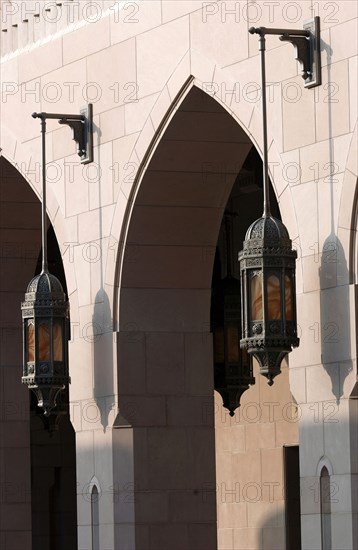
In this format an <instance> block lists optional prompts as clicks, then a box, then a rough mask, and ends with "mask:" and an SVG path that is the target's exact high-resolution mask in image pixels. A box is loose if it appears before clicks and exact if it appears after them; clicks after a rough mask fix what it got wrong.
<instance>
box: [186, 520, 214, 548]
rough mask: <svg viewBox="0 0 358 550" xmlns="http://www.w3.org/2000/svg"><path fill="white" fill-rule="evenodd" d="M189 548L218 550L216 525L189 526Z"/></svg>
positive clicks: (199, 524) (200, 524)
mask: <svg viewBox="0 0 358 550" xmlns="http://www.w3.org/2000/svg"><path fill="white" fill-rule="evenodd" d="M188 540H189V548H200V546H203V548H207V550H217V529H216V524H215V523H211V524H207V523H204V522H203V523H198V524H189V525H188Z"/></svg>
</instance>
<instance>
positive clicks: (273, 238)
mask: <svg viewBox="0 0 358 550" xmlns="http://www.w3.org/2000/svg"><path fill="white" fill-rule="evenodd" d="M250 239H255V240H256V239H260V240H262V241H265V242H266V243H280V242H282V241H290V237H289V234H288V231H287V229H286V227H285V226H284V225H283V223H282V222H281V221H280V220H278V219H277V218H274V217H273V216H266V217H265V216H264V217H262V218H259V219H258V220H256V221H254V223H252V224H251V225H250V227H249V228H248V230H247V232H246V237H245V241H247V240H250Z"/></svg>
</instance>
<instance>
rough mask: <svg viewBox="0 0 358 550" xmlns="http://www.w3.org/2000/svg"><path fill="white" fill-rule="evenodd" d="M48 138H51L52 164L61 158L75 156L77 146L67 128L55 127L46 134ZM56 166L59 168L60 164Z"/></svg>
mask: <svg viewBox="0 0 358 550" xmlns="http://www.w3.org/2000/svg"><path fill="white" fill-rule="evenodd" d="M50 108H51V107H50ZM72 109H73V108H72ZM73 112H74V110H73ZM48 137H51V141H52V147H51V149H50V151H51V150H52V151H53V153H52V156H53V160H54V162H56V161H59V160H61V159H62V158H63V157H68V156H74V155H76V153H77V144H76V142H75V141H74V140H73V139H72V131H71V130H70V129H69V128H68V127H67V126H61V127H60V126H59V127H58V128H56V127H55V129H54V131H52V132H51V133H49V134H48ZM47 139H48V138H47ZM57 164H58V166H61V163H57Z"/></svg>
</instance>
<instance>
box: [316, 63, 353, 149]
mask: <svg viewBox="0 0 358 550" xmlns="http://www.w3.org/2000/svg"><path fill="white" fill-rule="evenodd" d="M348 74H349V71H348V60H343V61H339V62H338V63H333V64H332V65H330V66H329V67H323V68H322V86H320V87H319V88H315V92H314V93H315V104H316V105H315V116H316V139H317V140H318V141H321V140H325V139H328V138H332V137H335V136H339V135H342V134H347V133H348V132H349V130H350V114H349V101H350V100H349V77H348ZM312 120H313V117H312Z"/></svg>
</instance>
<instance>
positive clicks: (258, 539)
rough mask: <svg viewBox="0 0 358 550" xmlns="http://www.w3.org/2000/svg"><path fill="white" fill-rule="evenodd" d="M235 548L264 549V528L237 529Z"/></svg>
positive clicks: (235, 532)
mask: <svg viewBox="0 0 358 550" xmlns="http://www.w3.org/2000/svg"><path fill="white" fill-rule="evenodd" d="M234 548H235V549H237V550H262V548H263V546H262V529H260V528H258V529H235V530H234Z"/></svg>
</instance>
